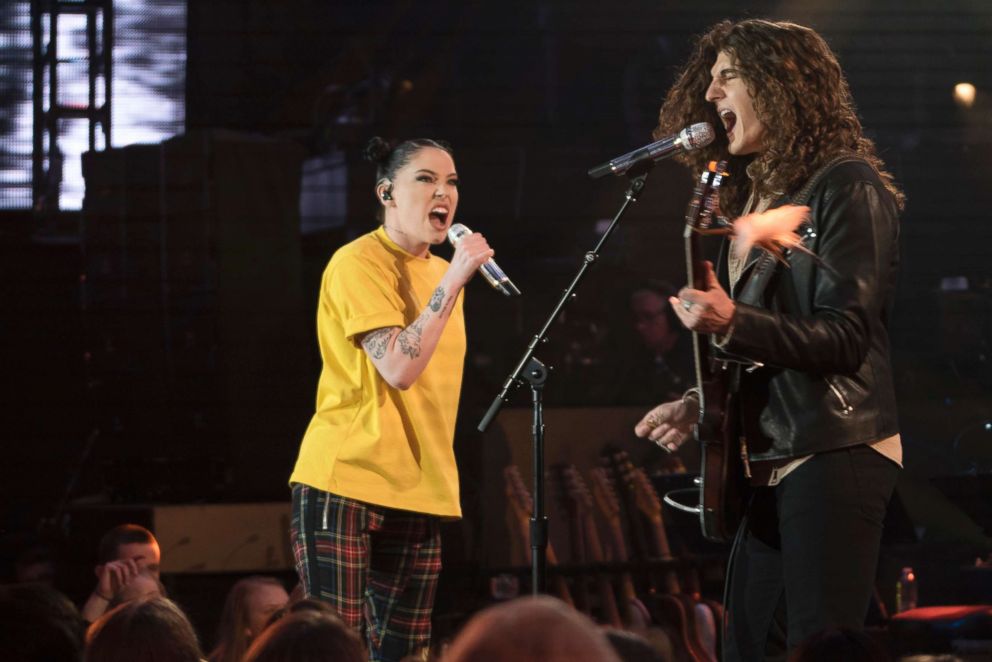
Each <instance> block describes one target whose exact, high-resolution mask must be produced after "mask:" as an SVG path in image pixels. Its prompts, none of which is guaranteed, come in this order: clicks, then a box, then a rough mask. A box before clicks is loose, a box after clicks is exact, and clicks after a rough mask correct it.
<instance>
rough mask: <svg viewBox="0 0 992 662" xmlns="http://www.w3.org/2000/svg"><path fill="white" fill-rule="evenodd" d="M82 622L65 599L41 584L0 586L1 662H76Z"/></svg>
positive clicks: (81, 649)
mask: <svg viewBox="0 0 992 662" xmlns="http://www.w3.org/2000/svg"><path fill="white" fill-rule="evenodd" d="M82 651H83V620H82V618H81V617H80V616H79V612H78V611H76V607H75V606H73V604H72V602H70V601H69V598H67V597H65V596H64V595H62V594H61V593H59V592H58V591H56V590H55V589H53V588H52V587H50V586H45V585H43V584H14V585H10V586H3V587H0V653H2V659H3V661H4V662H79V660H80V658H81V656H82Z"/></svg>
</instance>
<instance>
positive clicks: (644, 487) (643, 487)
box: [630, 467, 661, 522]
mask: <svg viewBox="0 0 992 662" xmlns="http://www.w3.org/2000/svg"><path fill="white" fill-rule="evenodd" d="M631 469H632V471H631V475H630V483H631V485H632V486H633V490H634V503H636V504H637V509H638V510H640V511H641V512H642V513H644V514H645V515H646V516H647V517H648V519H650V520H651V521H652V522H657V521H660V520H661V499H659V498H658V492H657V491H656V490H655V489H654V485H652V484H651V479H650V478H648V475H647V473H646V472H645V471H644V469H641V468H640V467H631Z"/></svg>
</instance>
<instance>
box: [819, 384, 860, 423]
mask: <svg viewBox="0 0 992 662" xmlns="http://www.w3.org/2000/svg"><path fill="white" fill-rule="evenodd" d="M823 380H824V381H825V382H827V386H829V387H830V390H831V391H833V392H834V395H835V396H837V399H838V400H839V401H840V410H841V413H842V414H844V416H850V415H851V414H853V413H854V407H852V406H851V405H850V403H848V401H847V399H846V398H844V394H843V393H841V392H840V389H839V388H837V386H835V385H834V383H833V382H832V381H830V379H829V378H828V377H824V378H823Z"/></svg>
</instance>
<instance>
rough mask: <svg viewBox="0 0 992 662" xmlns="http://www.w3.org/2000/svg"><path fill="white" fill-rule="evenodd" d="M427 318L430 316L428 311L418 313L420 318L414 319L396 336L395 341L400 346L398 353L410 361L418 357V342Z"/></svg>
mask: <svg viewBox="0 0 992 662" xmlns="http://www.w3.org/2000/svg"><path fill="white" fill-rule="evenodd" d="M428 316H430V312H429V311H426V310H425V311H424V312H422V313H420V317H418V318H417V319H415V320H414V321H413V324H411V325H410V326H408V327H406V328H405V329H403V330H402V331H400V334H399V335H398V336H396V340H397V342H399V344H400V351H401V352H403V353H404V354H406V355H407V356H409V357H410V358H411V359H415V358H417V357H418V356H420V340H421V335H422V334H423V331H424V322H426V321H427V318H428Z"/></svg>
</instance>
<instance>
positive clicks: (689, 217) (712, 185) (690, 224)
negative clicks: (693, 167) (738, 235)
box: [685, 161, 731, 234]
mask: <svg viewBox="0 0 992 662" xmlns="http://www.w3.org/2000/svg"><path fill="white" fill-rule="evenodd" d="M726 169H727V162H726V161H720V162H716V161H710V164H709V166H708V167H707V168H706V170H704V171H703V172H702V174H700V176H699V181H698V182H696V188H695V189H694V190H693V192H692V199H691V200H690V201H689V207H688V209H686V212H685V225H686V232H689V231H692V232H698V233H700V234H726V233H729V232H730V231H731V229H730V228H729V227H724V226H723V225H722V224H721V223H720V220H719V213H720V185H721V184H722V183H723V179H724V177H726V176H727V172H726Z"/></svg>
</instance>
